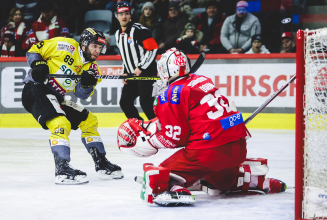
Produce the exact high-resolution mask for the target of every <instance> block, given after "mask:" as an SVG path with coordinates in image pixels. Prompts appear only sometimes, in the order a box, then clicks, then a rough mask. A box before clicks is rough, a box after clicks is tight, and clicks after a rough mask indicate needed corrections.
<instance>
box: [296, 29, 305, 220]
mask: <svg viewBox="0 0 327 220" xmlns="http://www.w3.org/2000/svg"><path fill="white" fill-rule="evenodd" d="M304 43H305V41H304V31H303V30H298V32H297V33H296V111H295V114H296V116H295V220H300V219H303V211H302V201H303V177H304V170H303V146H304V128H305V127H304V115H303V100H304V99H305V97H304V82H305V81H304V74H305V66H304V65H305V63H304V52H305V51H304V48H305V47H304Z"/></svg>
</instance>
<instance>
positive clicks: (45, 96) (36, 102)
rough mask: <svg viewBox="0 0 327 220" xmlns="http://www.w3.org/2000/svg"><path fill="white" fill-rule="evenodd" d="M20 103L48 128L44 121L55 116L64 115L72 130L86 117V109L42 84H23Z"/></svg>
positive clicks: (44, 127)
mask: <svg viewBox="0 0 327 220" xmlns="http://www.w3.org/2000/svg"><path fill="white" fill-rule="evenodd" d="M22 103H23V106H24V108H25V109H26V111H28V112H29V113H31V114H32V115H33V117H34V118H35V120H37V122H38V123H39V124H40V125H41V126H42V127H43V129H48V127H47V126H46V122H47V121H48V120H50V119H53V118H55V117H57V116H66V118H67V119H68V120H69V122H70V123H71V128H72V129H73V130H77V129H78V125H79V124H80V123H81V122H82V121H85V120H86V119H87V117H88V114H89V112H88V110H86V109H85V108H83V107H80V106H77V105H76V104H75V103H74V102H71V101H64V98H63V97H61V96H59V95H57V94H56V93H55V92H53V91H52V90H51V89H49V88H47V87H45V86H44V85H40V84H36V83H28V84H26V85H25V86H24V89H23V93H22Z"/></svg>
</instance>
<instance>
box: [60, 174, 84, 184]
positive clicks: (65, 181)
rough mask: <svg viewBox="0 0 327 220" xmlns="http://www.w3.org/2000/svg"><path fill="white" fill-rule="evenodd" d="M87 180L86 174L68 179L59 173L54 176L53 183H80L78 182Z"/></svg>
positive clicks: (81, 182)
mask: <svg viewBox="0 0 327 220" xmlns="http://www.w3.org/2000/svg"><path fill="white" fill-rule="evenodd" d="M88 182H89V181H88V180H87V176H84V175H79V176H75V178H74V179H73V180H72V179H68V178H67V175H59V176H56V178H55V184H57V185H80V184H86V183H88Z"/></svg>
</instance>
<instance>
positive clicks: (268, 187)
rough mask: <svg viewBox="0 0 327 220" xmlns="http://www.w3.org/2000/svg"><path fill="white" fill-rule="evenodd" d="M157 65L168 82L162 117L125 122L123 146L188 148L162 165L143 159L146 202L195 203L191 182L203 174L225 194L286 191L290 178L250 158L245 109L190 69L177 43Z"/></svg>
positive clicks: (141, 152)
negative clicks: (273, 176)
mask: <svg viewBox="0 0 327 220" xmlns="http://www.w3.org/2000/svg"><path fill="white" fill-rule="evenodd" d="M157 66H158V73H159V76H160V78H161V82H160V83H158V85H159V84H161V85H162V86H166V89H165V90H164V92H162V93H161V94H160V95H159V96H158V97H157V99H156V100H155V102H154V111H155V114H156V116H157V118H155V119H153V120H151V121H147V122H143V121H140V120H137V119H129V120H127V121H125V122H124V123H123V124H122V125H121V126H120V128H119V130H118V145H119V148H120V150H121V151H123V152H127V153H132V154H134V155H137V156H151V155H153V154H155V153H157V151H158V149H167V148H179V147H184V148H182V149H180V150H179V151H177V152H176V153H174V154H173V155H172V156H170V157H169V158H168V159H166V160H165V161H163V162H162V163H161V164H160V165H159V166H158V167H156V166H154V165H153V164H144V166H143V169H144V179H143V188H142V192H141V198H142V199H143V200H144V201H146V202H147V203H149V204H153V203H155V204H158V205H162V206H174V205H189V204H193V203H194V202H195V199H194V197H193V196H192V195H191V193H190V191H189V190H188V189H187V187H190V186H192V185H193V184H194V183H196V182H197V181H198V180H200V179H205V181H203V182H205V183H207V184H210V185H212V186H213V187H214V188H215V189H217V190H219V191H220V192H222V193H224V192H227V191H233V192H237V191H240V192H242V193H248V191H249V190H250V191H253V190H259V191H261V192H262V193H274V192H282V191H285V189H286V184H285V183H283V182H282V181H279V180H275V179H270V178H266V177H265V175H266V173H267V172H268V167H267V160H266V159H262V158H259V159H246V154H247V150H246V140H245V138H246V136H247V135H249V132H248V131H247V129H246V127H245V124H244V121H243V118H242V113H241V112H239V111H237V109H236V107H235V106H234V105H233V104H232V103H230V102H229V100H228V99H227V98H226V97H224V96H223V95H221V94H220V92H219V90H218V89H217V88H216V87H215V86H214V84H213V82H212V81H211V79H210V78H208V77H205V76H198V75H195V74H192V73H191V74H189V70H190V69H189V64H188V58H187V57H186V55H185V54H184V53H183V52H182V51H179V50H176V49H175V48H173V49H170V50H168V51H166V53H164V54H163V55H162V57H161V59H160V60H159V61H158V64H157Z"/></svg>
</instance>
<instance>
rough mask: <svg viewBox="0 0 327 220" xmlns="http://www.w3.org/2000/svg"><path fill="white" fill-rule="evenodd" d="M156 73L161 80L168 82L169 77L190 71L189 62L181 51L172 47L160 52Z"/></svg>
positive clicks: (182, 74)
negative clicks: (162, 52)
mask: <svg viewBox="0 0 327 220" xmlns="http://www.w3.org/2000/svg"><path fill="white" fill-rule="evenodd" d="M157 68H158V73H159V76H160V78H161V80H162V81H164V82H166V83H168V80H169V79H170V78H171V77H177V76H184V75H187V74H189V72H190V64H189V61H188V58H187V56H186V54H185V53H184V52H183V51H180V50H177V49H176V48H172V49H170V50H167V51H166V52H165V53H164V54H162V56H161V58H160V60H159V61H158V63H157Z"/></svg>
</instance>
